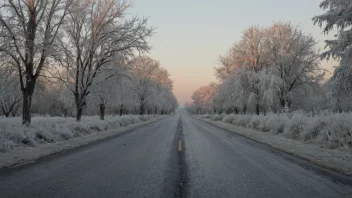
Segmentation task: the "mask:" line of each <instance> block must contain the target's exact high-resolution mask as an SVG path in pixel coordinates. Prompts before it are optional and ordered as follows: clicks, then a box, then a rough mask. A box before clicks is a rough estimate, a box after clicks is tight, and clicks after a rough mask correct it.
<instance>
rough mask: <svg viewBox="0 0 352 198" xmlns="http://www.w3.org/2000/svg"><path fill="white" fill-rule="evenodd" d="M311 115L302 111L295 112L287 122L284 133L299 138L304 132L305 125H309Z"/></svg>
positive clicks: (289, 136)
mask: <svg viewBox="0 0 352 198" xmlns="http://www.w3.org/2000/svg"><path fill="white" fill-rule="evenodd" d="M308 119H309V117H308V116H307V115H306V114H304V113H303V112H301V111H298V112H295V113H293V115H292V117H291V118H290V119H289V120H288V121H287V122H286V124H285V125H286V126H285V130H284V132H283V135H284V136H286V137H288V138H292V139H298V138H299V137H300V134H301V133H303V132H304V127H305V126H307V124H308V121H309V120H308Z"/></svg>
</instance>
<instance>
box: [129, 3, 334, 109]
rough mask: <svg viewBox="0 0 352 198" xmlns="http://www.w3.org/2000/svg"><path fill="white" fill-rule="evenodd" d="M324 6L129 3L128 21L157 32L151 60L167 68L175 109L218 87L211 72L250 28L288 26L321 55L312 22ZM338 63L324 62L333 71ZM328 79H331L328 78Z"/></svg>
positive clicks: (317, 31) (323, 37)
mask: <svg viewBox="0 0 352 198" xmlns="http://www.w3.org/2000/svg"><path fill="white" fill-rule="evenodd" d="M321 1H322V0H216V1H215V0H177V1H176V0H133V7H132V8H131V9H130V10H129V14H130V15H131V16H135V15H138V16H140V17H148V18H149V24H150V25H151V26H153V27H155V28H156V30H155V34H154V35H153V37H152V38H151V39H150V45H151V46H152V50H151V51H150V52H149V54H148V55H149V56H150V57H152V58H153V59H156V60H158V61H159V62H160V63H161V65H162V66H163V67H164V68H166V69H167V70H168V71H169V72H170V75H171V79H172V80H173V81H174V93H175V95H176V97H177V100H178V102H179V104H181V105H182V104H184V103H185V102H187V101H191V95H192V93H193V91H195V90H196V89H198V88H199V87H200V86H204V85H207V84H209V83H210V82H216V78H215V75H214V67H216V66H218V65H219V64H218V57H219V56H220V55H225V54H226V53H227V51H228V50H229V49H230V48H231V47H232V46H233V44H234V43H235V42H237V41H239V40H240V38H241V36H242V33H243V31H244V30H245V29H247V28H248V27H250V26H253V25H256V26H259V27H266V26H270V25H272V24H273V22H277V21H285V22H286V21H289V22H291V23H292V24H293V25H298V26H299V27H301V28H302V29H303V31H304V32H305V33H308V34H312V35H313V36H314V37H315V38H316V39H317V41H319V47H320V48H321V49H322V50H323V48H324V42H323V41H324V40H326V39H328V38H331V35H323V34H322V30H321V29H320V28H319V27H318V26H314V24H313V22H312V18H313V17H314V16H316V15H319V14H321V13H323V10H321V9H320V8H319V4H320V2H321ZM335 64H336V63H333V62H326V61H324V62H322V67H324V68H326V69H328V70H330V71H332V70H333V69H332V68H333V66H334V65H335ZM328 76H329V75H328Z"/></svg>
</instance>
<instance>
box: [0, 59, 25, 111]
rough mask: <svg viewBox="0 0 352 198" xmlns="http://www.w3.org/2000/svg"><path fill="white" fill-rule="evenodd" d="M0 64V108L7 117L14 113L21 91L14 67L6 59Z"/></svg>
mask: <svg viewBox="0 0 352 198" xmlns="http://www.w3.org/2000/svg"><path fill="white" fill-rule="evenodd" d="M0 64H1V65H0V108H1V110H2V113H3V115H5V117H9V115H10V114H11V113H14V114H16V112H15V111H17V108H18V107H19V102H20V101H21V92H20V89H19V83H18V79H17V73H16V72H17V71H16V69H15V68H14V67H13V66H12V65H10V64H11V63H9V62H6V61H5V62H1V63H0Z"/></svg>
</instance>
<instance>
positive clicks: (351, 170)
mask: <svg viewBox="0 0 352 198" xmlns="http://www.w3.org/2000/svg"><path fill="white" fill-rule="evenodd" d="M190 116H191V117H192V118H194V119H197V120H199V121H202V122H205V123H207V124H210V125H212V126H215V127H217V128H220V129H222V130H225V131H228V132H231V133H234V134H236V135H239V136H242V137H245V138H248V139H250V140H252V141H255V142H258V143H260V144H264V145H266V146H269V147H271V148H273V149H275V150H278V151H281V152H284V153H286V154H288V155H291V156H294V157H297V158H299V159H301V160H304V161H306V162H310V163H312V164H313V165H316V166H318V167H320V168H323V169H325V171H328V172H330V173H336V174H341V175H343V176H347V177H351V176H352V164H351V165H350V166H348V167H346V166H343V167H342V166H341V164H340V163H339V162H338V161H337V160H336V161H334V160H331V159H329V160H325V161H324V159H323V160H317V158H318V157H317V156H307V155H306V153H300V152H298V151H297V150H294V149H288V148H287V149H286V148H285V147H283V146H280V145H278V144H275V143H273V142H266V141H263V140H261V139H259V138H255V137H253V136H250V135H249V134H246V133H239V132H238V131H236V130H239V129H242V130H244V131H250V132H254V133H263V132H260V131H256V130H252V129H247V128H243V127H238V126H234V125H230V124H228V123H224V122H221V124H220V123H217V122H214V121H212V120H209V119H203V118H199V117H197V116H194V115H190ZM223 125H228V127H225V126H223ZM231 127H236V128H238V129H232V128H231ZM272 136H273V137H275V136H274V135H272ZM287 140H288V141H291V142H295V143H297V144H302V145H303V144H304V143H300V142H297V141H294V140H290V139H287ZM304 145H305V146H307V147H309V146H310V147H313V145H309V144H304ZM320 150H322V151H321V152H324V151H327V149H323V148H320ZM330 150H331V149H330ZM319 157H321V156H319ZM327 161H328V162H330V163H325V162H327Z"/></svg>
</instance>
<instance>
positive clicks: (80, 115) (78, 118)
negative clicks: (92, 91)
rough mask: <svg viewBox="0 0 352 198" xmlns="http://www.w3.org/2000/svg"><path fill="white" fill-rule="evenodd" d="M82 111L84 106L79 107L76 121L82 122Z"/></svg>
mask: <svg viewBox="0 0 352 198" xmlns="http://www.w3.org/2000/svg"><path fill="white" fill-rule="evenodd" d="M82 112H83V108H82V107H77V114H76V121H77V122H80V121H81V119H82Z"/></svg>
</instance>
